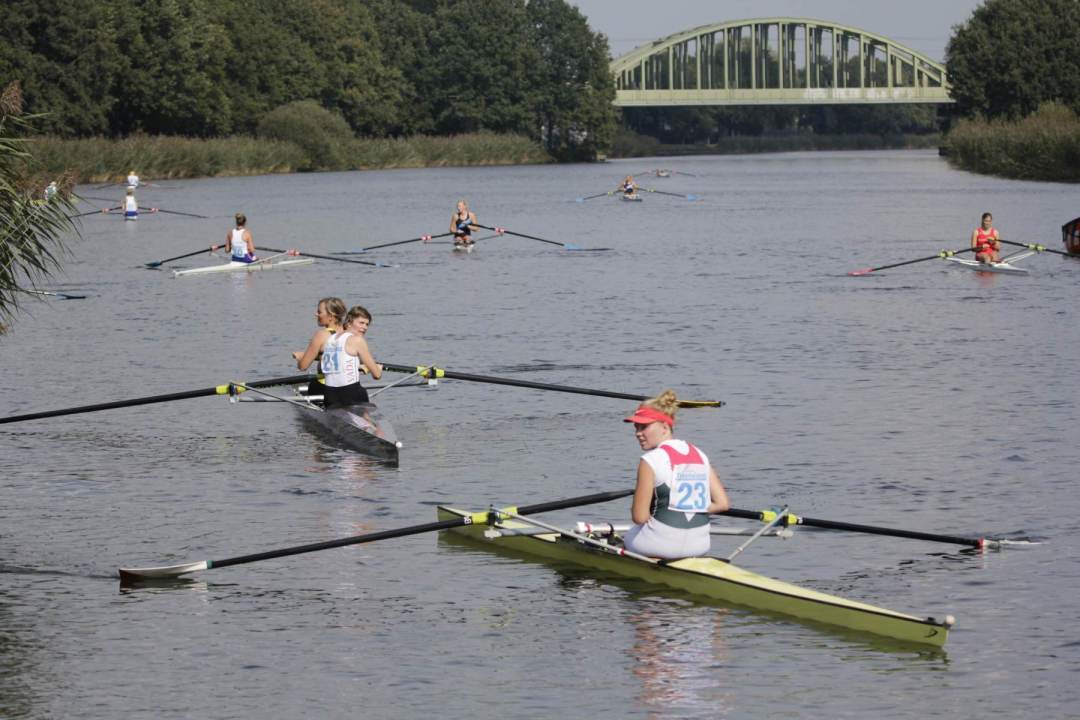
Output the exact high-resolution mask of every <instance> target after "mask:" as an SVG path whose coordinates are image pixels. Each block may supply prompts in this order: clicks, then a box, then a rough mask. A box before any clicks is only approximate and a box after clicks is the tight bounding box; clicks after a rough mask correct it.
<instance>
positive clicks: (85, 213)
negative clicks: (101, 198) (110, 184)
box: [68, 205, 124, 220]
mask: <svg viewBox="0 0 1080 720" xmlns="http://www.w3.org/2000/svg"><path fill="white" fill-rule="evenodd" d="M123 207H124V206H123V205H117V206H116V207H111V208H101V209H100V210H88V211H86V212H83V213H79V214H78V215H68V220H74V219H75V218H80V217H84V216H86V215H97V214H98V213H111V212H112V211H113V210H120V209H121V208H123Z"/></svg>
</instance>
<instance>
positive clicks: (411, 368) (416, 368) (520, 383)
mask: <svg viewBox="0 0 1080 720" xmlns="http://www.w3.org/2000/svg"><path fill="white" fill-rule="evenodd" d="M382 366H383V370H389V371H390V372H399V373H400V372H403V373H414V374H418V375H420V377H424V378H428V379H430V378H433V377H434V378H447V379H449V380H468V381H470V382H479V383H489V384H491V385H511V386H514V387H523V388H532V389H533V390H553V391H555V392H565V393H577V394H578V395H595V396H597V397H609V398H616V399H618V400H637V401H639V402H640V401H642V400H648V399H649V398H648V396H647V395H631V394H629V393H620V392H611V391H609V390H593V389H591V388H580V387H573V386H571V385H551V384H549V383H539V382H531V381H529V380H511V379H509V378H501V377H492V376H490V375H473V374H471V373H462V372H453V371H451V370H444V369H443V368H439V367H425V366H423V365H394V364H392V363H382ZM723 405H724V402H723V401H722V400H680V401H679V407H684V408H695V407H722V406H723Z"/></svg>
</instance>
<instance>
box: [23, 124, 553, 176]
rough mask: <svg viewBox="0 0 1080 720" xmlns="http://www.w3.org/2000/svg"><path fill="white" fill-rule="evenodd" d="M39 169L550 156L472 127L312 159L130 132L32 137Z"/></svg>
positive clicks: (245, 170) (354, 143)
mask: <svg viewBox="0 0 1080 720" xmlns="http://www.w3.org/2000/svg"><path fill="white" fill-rule="evenodd" d="M28 149H29V150H30V151H31V153H32V155H33V160H32V162H33V165H34V167H33V171H34V172H35V173H37V174H46V175H52V176H56V175H60V174H62V173H64V172H68V173H70V175H71V176H72V177H74V179H75V181H76V182H79V183H100V182H108V181H110V180H117V179H118V178H122V177H124V176H126V175H127V174H128V171H129V170H131V169H134V170H136V171H137V172H138V174H139V176H140V177H142V178H143V179H144V180H154V179H169V178H194V177H215V176H227V175H263V174H269V173H290V172H297V171H299V170H375V169H386V168H420V167H443V166H457V165H514V164H524V163H545V162H550V161H551V157H550V156H549V155H548V154H547V153H546V152H545V151H544V150H543V148H541V147H540V145H538V144H537V143H536V142H534V141H532V140H529V139H528V138H526V137H524V136H521V135H499V134H495V133H474V134H469V135H458V136H454V137H427V136H416V137H411V138H397V139H368V138H356V139H351V140H348V141H346V142H345V143H344V145H343V147H341V148H337V149H338V150H340V152H335V153H333V155H334V159H333V161H332V162H322V160H323V159H321V158H310V157H308V155H307V154H306V153H305V151H304V150H303V149H302V148H301V147H299V146H298V145H297V144H295V143H292V142H288V141H284V140H267V139H263V138H256V137H250V136H234V137H228V138H211V139H197V138H182V137H169V136H158V135H134V136H131V137H127V138H121V139H115V140H114V139H108V138H86V139H65V138H58V137H50V136H39V137H35V138H32V139H31V141H30V145H29V148H28Z"/></svg>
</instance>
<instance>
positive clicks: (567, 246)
mask: <svg viewBox="0 0 1080 720" xmlns="http://www.w3.org/2000/svg"><path fill="white" fill-rule="evenodd" d="M474 227H480V228H484V229H485V230H491V231H493V232H495V234H497V235H501V234H503V233H506V234H507V235H515V236H517V237H520V238H525V239H526V240H537V241H539V242H542V243H547V244H548V245H558V246H559V247H561V248H563V249H565V250H572V251H576V252H604V251H605V250H610V249H611V248H583V247H581V246H580V245H574V244H573V243H561V242H556V241H555V240H545V239H544V238H541V237H536V236H535V235H526V234H524V233H519V232H514V231H513V230H507V229H506V228H500V227H491V226H489V225H480V224H476V225H474Z"/></svg>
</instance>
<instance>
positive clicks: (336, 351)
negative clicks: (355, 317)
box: [319, 332, 360, 387]
mask: <svg viewBox="0 0 1080 720" xmlns="http://www.w3.org/2000/svg"><path fill="white" fill-rule="evenodd" d="M350 337H352V333H351V332H341V333H335V334H333V335H331V336H330V338H329V339H328V340H327V341H326V344H325V345H323V351H322V361H321V362H320V364H319V367H320V369H321V370H322V374H323V382H324V383H326V384H327V385H329V386H330V387H345V386H346V385H355V384H356V383H358V382H360V358H358V357H356V356H355V355H350V354H349V353H347V352H345V343H346V342H347V341H348V339H349V338H350Z"/></svg>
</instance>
